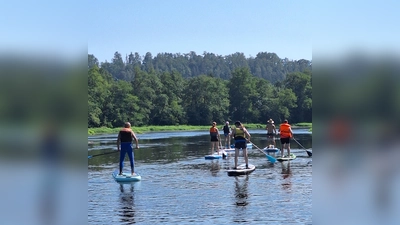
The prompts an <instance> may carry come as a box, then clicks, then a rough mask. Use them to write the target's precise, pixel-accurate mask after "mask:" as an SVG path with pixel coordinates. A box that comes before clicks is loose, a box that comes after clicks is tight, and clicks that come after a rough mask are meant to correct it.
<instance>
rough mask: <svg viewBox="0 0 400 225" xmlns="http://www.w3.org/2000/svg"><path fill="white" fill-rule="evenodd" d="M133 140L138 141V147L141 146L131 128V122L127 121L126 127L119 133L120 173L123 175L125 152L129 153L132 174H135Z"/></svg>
mask: <svg viewBox="0 0 400 225" xmlns="http://www.w3.org/2000/svg"><path fill="white" fill-rule="evenodd" d="M132 140H135V142H136V149H138V148H139V142H138V139H137V137H136V135H135V133H134V132H133V131H132V129H131V124H130V123H129V122H126V123H125V126H124V128H122V129H121V130H120V131H119V133H118V139H117V148H118V151H120V155H119V174H120V175H122V168H123V167H124V159H125V154H128V157H129V161H130V163H131V171H132V175H135V164H134V154H133V149H132Z"/></svg>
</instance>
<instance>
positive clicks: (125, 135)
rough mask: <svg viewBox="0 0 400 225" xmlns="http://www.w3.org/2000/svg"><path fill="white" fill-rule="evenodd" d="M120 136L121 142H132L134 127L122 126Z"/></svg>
mask: <svg viewBox="0 0 400 225" xmlns="http://www.w3.org/2000/svg"><path fill="white" fill-rule="evenodd" d="M119 137H120V138H121V142H132V140H133V138H132V129H130V128H122V129H121V130H120V131H119Z"/></svg>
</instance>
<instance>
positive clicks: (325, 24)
mask: <svg viewBox="0 0 400 225" xmlns="http://www.w3.org/2000/svg"><path fill="white" fill-rule="evenodd" d="M398 9H400V1H395V0H388V1H368V0H367V1H365V0H364V1H361V0H354V1H345V0H335V1H316V0H314V1H311V0H302V1H292V0H280V1H272V0H198V1H191V0H145V1H138V0H119V1H111V0H108V1H106V0H101V1H88V0H86V1H79V0H70V1H66V2H56V1H50V0H38V1H33V0H20V1H5V2H3V3H2V5H1V7H0V18H1V19H2V21H3V23H1V24H0V32H1V36H0V53H1V52H3V53H4V52H5V51H4V50H5V49H9V50H11V51H16V50H17V51H18V50H20V51H27V50H37V51H43V50H44V49H45V50H50V51H54V52H72V53H74V52H77V51H80V52H84V55H86V51H87V52H88V53H89V54H93V55H95V56H96V57H97V58H98V59H99V61H100V62H104V61H105V60H108V61H111V59H112V58H113V56H114V53H115V52H116V51H118V52H120V53H121V54H122V55H123V56H125V55H126V54H130V53H131V52H133V53H134V52H138V53H139V54H140V55H145V54H146V53H147V52H151V53H152V54H153V56H155V55H156V54H157V53H162V52H168V53H182V54H183V53H189V52H190V51H194V52H196V53H197V54H199V55H201V54H203V52H204V51H206V52H211V53H215V54H218V55H229V54H233V53H236V52H242V53H244V54H245V56H246V57H249V56H256V54H257V53H259V52H274V53H276V54H277V55H278V56H279V57H280V58H289V59H292V60H299V59H307V60H311V59H312V57H315V53H318V52H325V53H326V52H328V53H330V52H337V51H343V50H347V49H351V48H361V49H363V50H364V49H372V50H395V51H396V50H397V51H398V50H399V40H400V29H399V28H398V22H399V21H400V17H399V15H400V13H398ZM313 61H314V60H313Z"/></svg>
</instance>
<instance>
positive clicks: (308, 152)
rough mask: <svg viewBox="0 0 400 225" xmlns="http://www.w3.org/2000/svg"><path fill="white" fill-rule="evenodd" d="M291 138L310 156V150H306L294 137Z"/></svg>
mask: <svg viewBox="0 0 400 225" xmlns="http://www.w3.org/2000/svg"><path fill="white" fill-rule="evenodd" d="M293 140H294V141H295V142H296V143H297V144H298V145H300V147H302V148H303V149H304V150H306V152H307V155H308V156H312V152H310V151H308V150H307V149H306V148H304V146H303V145H301V144H300V143H299V142H298V141H297V140H296V139H295V138H293Z"/></svg>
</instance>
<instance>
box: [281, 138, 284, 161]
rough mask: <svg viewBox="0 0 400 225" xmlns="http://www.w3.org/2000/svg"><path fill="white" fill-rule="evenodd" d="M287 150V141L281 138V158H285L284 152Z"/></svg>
mask: <svg viewBox="0 0 400 225" xmlns="http://www.w3.org/2000/svg"><path fill="white" fill-rule="evenodd" d="M284 150H285V141H284V139H283V138H281V157H282V158H283V153H284V152H283V151H284Z"/></svg>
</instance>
